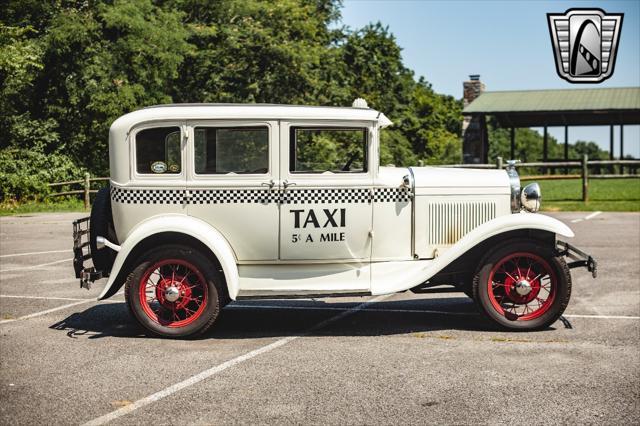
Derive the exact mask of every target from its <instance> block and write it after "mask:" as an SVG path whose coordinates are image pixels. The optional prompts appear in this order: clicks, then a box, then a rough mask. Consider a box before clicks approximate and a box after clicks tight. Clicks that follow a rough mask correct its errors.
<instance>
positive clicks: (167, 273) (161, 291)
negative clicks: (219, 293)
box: [138, 259, 209, 328]
mask: <svg viewBox="0 0 640 426" xmlns="http://www.w3.org/2000/svg"><path fill="white" fill-rule="evenodd" d="M138 292H139V293H138V297H139V299H140V306H141V308H142V311H143V312H144V313H145V314H146V315H147V316H148V317H149V319H150V320H152V321H153V322H156V323H158V324H160V325H161V326H164V327H169V328H180V327H186V326H188V325H190V324H192V323H193V322H195V321H196V320H197V319H198V318H200V316H202V314H203V312H205V310H206V307H207V303H208V300H209V294H208V293H209V292H208V286H207V281H206V280H205V278H204V275H203V274H202V272H200V270H199V269H198V268H197V267H196V266H195V265H193V264H192V263H190V262H188V261H186V260H183V259H163V260H160V261H157V262H155V263H153V264H152V265H151V266H149V267H148V268H147V269H146V270H145V271H144V273H143V274H142V277H141V279H140V283H139V286H138Z"/></svg>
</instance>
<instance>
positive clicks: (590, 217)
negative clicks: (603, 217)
mask: <svg viewBox="0 0 640 426" xmlns="http://www.w3.org/2000/svg"><path fill="white" fill-rule="evenodd" d="M600 214H602V212H601V211H597V212H593V213H591V214H590V215H588V216H587V217H585V218H578V219H573V220H572V221H571V223H578V222H582V221H583V220H591V219H593V218H594V217H596V216H598V215H600Z"/></svg>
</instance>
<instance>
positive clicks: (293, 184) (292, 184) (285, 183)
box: [282, 179, 296, 189]
mask: <svg viewBox="0 0 640 426" xmlns="http://www.w3.org/2000/svg"><path fill="white" fill-rule="evenodd" d="M295 185H296V183H295V182H289V181H288V180H286V179H285V180H284V182H282V186H284V189H287V188H288V187H290V186H295Z"/></svg>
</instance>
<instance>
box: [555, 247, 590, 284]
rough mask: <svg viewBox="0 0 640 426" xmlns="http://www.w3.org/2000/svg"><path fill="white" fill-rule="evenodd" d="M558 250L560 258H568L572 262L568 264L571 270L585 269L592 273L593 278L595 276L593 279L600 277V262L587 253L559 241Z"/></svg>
mask: <svg viewBox="0 0 640 426" xmlns="http://www.w3.org/2000/svg"><path fill="white" fill-rule="evenodd" d="M556 249H557V250H558V255H559V256H566V257H567V258H568V259H570V260H571V262H569V263H568V264H567V266H569V268H571V269H573V268H582V267H584V268H587V270H588V271H589V272H591V276H593V278H596V277H597V276H598V262H597V261H596V260H595V259H594V258H593V257H591V256H590V255H588V254H587V253H585V252H583V251H582V250H580V249H578V248H577V247H574V246H572V245H571V244H569V243H567V242H565V241H558V242H557V244H556Z"/></svg>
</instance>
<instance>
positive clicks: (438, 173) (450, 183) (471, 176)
mask: <svg viewBox="0 0 640 426" xmlns="http://www.w3.org/2000/svg"><path fill="white" fill-rule="evenodd" d="M410 169H411V171H412V172H413V177H414V180H415V188H416V192H417V193H419V192H421V191H420V190H421V189H423V190H424V189H434V190H438V189H441V190H443V191H446V190H453V189H458V190H464V189H468V190H481V192H484V193H499V194H502V193H505V194H509V193H510V185H509V177H508V175H507V173H506V172H505V171H504V170H477V169H458V168H449V167H411V168H410ZM456 192H457V191H456Z"/></svg>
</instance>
